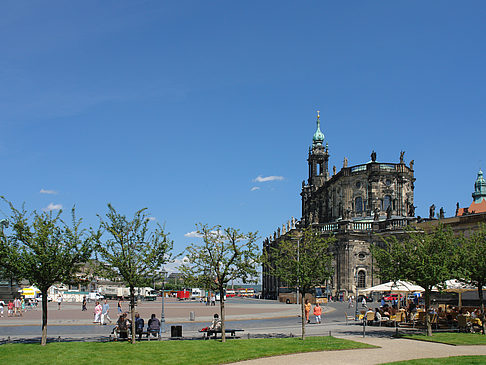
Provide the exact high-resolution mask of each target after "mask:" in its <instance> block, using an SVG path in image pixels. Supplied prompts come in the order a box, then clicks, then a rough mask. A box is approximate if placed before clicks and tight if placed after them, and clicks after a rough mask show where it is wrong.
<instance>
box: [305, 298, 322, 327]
mask: <svg viewBox="0 0 486 365" xmlns="http://www.w3.org/2000/svg"><path fill="white" fill-rule="evenodd" d="M311 310H312V304H311V303H310V302H309V299H306V300H305V305H304V312H305V319H306V321H307V323H310V318H309V317H310V312H311ZM313 314H314V316H315V318H316V323H317V324H320V323H321V322H322V319H321V315H322V307H321V306H320V305H319V303H316V305H315V306H314V311H313Z"/></svg>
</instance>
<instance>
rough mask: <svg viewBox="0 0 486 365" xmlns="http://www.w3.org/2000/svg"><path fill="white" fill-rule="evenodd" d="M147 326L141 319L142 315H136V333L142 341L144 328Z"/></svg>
mask: <svg viewBox="0 0 486 365" xmlns="http://www.w3.org/2000/svg"><path fill="white" fill-rule="evenodd" d="M144 326H145V322H144V321H143V318H140V314H138V313H135V333H136V334H137V335H138V339H139V340H141V339H142V333H143V327H144Z"/></svg>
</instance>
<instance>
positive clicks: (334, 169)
mask: <svg viewBox="0 0 486 365" xmlns="http://www.w3.org/2000/svg"><path fill="white" fill-rule="evenodd" d="M334 175H336V165H334V166H333V167H332V176H334Z"/></svg>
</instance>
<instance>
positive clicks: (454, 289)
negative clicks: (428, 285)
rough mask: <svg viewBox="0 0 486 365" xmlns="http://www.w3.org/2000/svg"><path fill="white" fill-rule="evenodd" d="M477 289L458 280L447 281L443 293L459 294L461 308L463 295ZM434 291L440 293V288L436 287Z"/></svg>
mask: <svg viewBox="0 0 486 365" xmlns="http://www.w3.org/2000/svg"><path fill="white" fill-rule="evenodd" d="M477 289H478V288H477V287H475V286H473V285H471V284H467V283H465V282H463V281H461V280H457V279H451V280H447V281H446V282H445V283H444V285H443V287H442V291H445V292H450V293H458V294H459V302H458V307H459V308H461V307H462V293H464V292H467V291H474V290H477ZM432 290H434V291H439V288H437V287H435V286H434V288H433V289H432Z"/></svg>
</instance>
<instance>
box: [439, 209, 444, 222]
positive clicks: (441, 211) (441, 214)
mask: <svg viewBox="0 0 486 365" xmlns="http://www.w3.org/2000/svg"><path fill="white" fill-rule="evenodd" d="M439 219H444V207H440V210H439Z"/></svg>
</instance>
